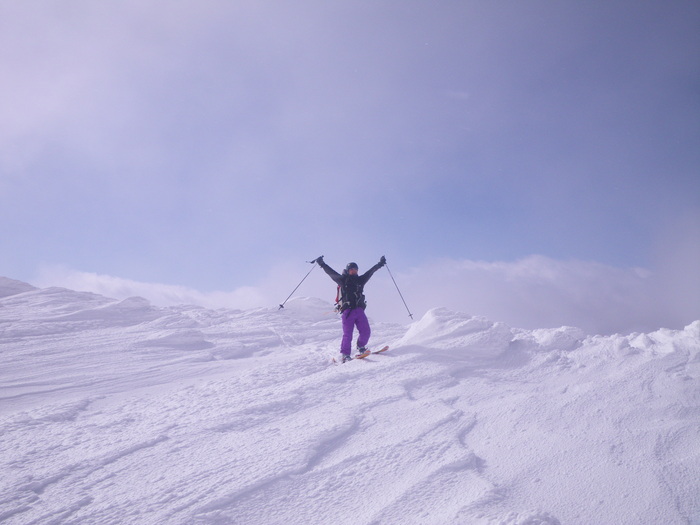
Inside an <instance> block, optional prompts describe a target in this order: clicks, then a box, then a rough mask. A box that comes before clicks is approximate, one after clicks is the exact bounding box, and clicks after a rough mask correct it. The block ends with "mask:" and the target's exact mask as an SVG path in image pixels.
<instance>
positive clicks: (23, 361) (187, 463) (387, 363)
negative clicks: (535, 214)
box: [0, 278, 700, 525]
mask: <svg viewBox="0 0 700 525" xmlns="http://www.w3.org/2000/svg"><path fill="white" fill-rule="evenodd" d="M369 313H370V315H371V311H370V312H369ZM339 334H340V322H339V320H338V319H337V318H336V317H335V314H333V313H332V312H331V306H330V305H329V304H327V303H324V302H322V301H319V300H314V299H293V300H291V301H289V303H288V305H287V307H286V308H285V309H284V310H280V311H278V310H276V309H258V310H250V311H232V310H206V309H203V308H198V307H192V306H181V307H172V308H155V307H153V306H151V305H150V304H149V303H148V302H147V301H145V300H144V299H140V298H131V299H127V300H124V301H116V300H112V299H108V298H105V297H101V296H98V295H94V294H89V293H80V292H75V291H71V290H66V289H58V288H49V289H43V290H39V289H35V288H33V287H31V286H29V285H26V284H24V283H18V282H17V281H11V280H9V279H4V278H3V279H0V435H2V440H0V466H1V468H2V476H0V522H2V523H7V524H20V523H21V524H34V523H36V524H46V523H66V524H95V523H100V524H117V523H118V524H142V523H143V524H162V523H168V524H170V523H174V524H191V523H199V524H228V523H231V524H234V523H235V524H283V523H284V524H286V525H290V524H297V523H299V524H301V523H304V524H327V523H335V524H354V525H357V524H457V523H459V524H463V523H466V524H472V523H476V524H479V523H483V524H511V525H514V524H520V525H525V524H538V523H540V524H557V523H561V524H579V523H580V524H594V523H595V524H613V523H614V524H655V523H664V524H666V523H696V524H697V523H700V496H699V495H700V485H699V481H698V480H700V322H695V323H693V324H691V325H690V326H688V327H686V328H685V330H682V331H670V330H659V331H657V332H654V333H650V334H631V335H616V336H611V337H600V336H586V335H585V334H583V333H582V332H581V331H579V330H577V329H575V328H567V327H564V328H559V329H542V330H534V331H533V330H530V331H525V330H518V329H513V328H510V327H508V326H505V325H503V324H502V323H494V322H492V321H489V320H488V319H485V318H482V317H473V316H470V315H466V314H462V313H458V312H453V311H449V310H446V309H441V308H438V309H434V310H431V311H430V312H428V313H427V314H426V315H425V316H424V317H423V319H421V320H419V321H417V322H415V323H414V324H413V325H411V326H410V327H404V326H400V325H383V324H375V325H373V336H372V343H374V344H376V345H380V344H384V343H388V344H390V345H391V347H392V348H391V350H390V351H389V352H387V353H386V354H382V355H376V356H370V357H369V358H367V359H365V360H363V361H352V362H350V363H347V364H344V365H337V366H334V365H332V364H330V360H331V357H333V356H334V355H335V353H336V351H337V350H336V349H337V346H338V342H339Z"/></svg>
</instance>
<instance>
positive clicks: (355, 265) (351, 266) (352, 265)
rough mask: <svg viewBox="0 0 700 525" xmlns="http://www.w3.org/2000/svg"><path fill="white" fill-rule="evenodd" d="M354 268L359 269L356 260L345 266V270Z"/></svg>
mask: <svg viewBox="0 0 700 525" xmlns="http://www.w3.org/2000/svg"><path fill="white" fill-rule="evenodd" d="M353 268H355V270H357V269H358V268H357V263H354V262H351V263H348V265H347V266H346V267H345V270H346V271H348V272H349V271H350V270H352V269H353Z"/></svg>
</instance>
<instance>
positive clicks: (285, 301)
mask: <svg viewBox="0 0 700 525" xmlns="http://www.w3.org/2000/svg"><path fill="white" fill-rule="evenodd" d="M321 257H323V255H321ZM318 259H320V257H317V258H316V259H314V260H313V261H306V262H307V263H311V264H313V266H312V267H311V269H310V270H309V273H311V272H313V271H314V268H316V261H317V260H318ZM309 273H307V274H306V275H305V276H304V278H303V279H302V280H301V282H300V283H299V284H297V287H296V288H294V290H292V293H290V294H289V297H291V296H292V295H294V292H296V291H297V289H298V288H299V287H300V286H301V283H303V282H304V281H305V280H306V278H307V277H308V276H309ZM289 297H287V298H286V299H285V300H284V302H283V303H282V304H281V305H280V307H279V308H278V310H281V309H282V308H284V305H285V304H286V303H287V301H289Z"/></svg>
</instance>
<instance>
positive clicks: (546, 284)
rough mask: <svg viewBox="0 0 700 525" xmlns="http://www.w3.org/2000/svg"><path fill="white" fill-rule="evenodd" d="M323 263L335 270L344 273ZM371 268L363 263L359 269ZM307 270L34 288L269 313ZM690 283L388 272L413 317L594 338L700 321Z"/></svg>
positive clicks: (75, 275) (375, 308) (310, 291)
mask: <svg viewBox="0 0 700 525" xmlns="http://www.w3.org/2000/svg"><path fill="white" fill-rule="evenodd" d="M326 260H327V262H328V263H329V264H331V266H334V267H336V269H338V270H340V269H342V267H343V265H344V263H342V264H341V263H337V264H336V261H330V260H329V259H326ZM390 264H391V262H390ZM369 265H370V263H367V264H365V265H363V264H362V263H360V266H361V271H362V269H363V268H362V267H363V266H364V268H368V267H369ZM309 268H310V267H309V266H295V267H290V266H284V267H277V268H275V269H274V270H273V271H272V272H270V274H269V276H268V277H267V278H266V279H264V280H263V282H261V283H259V284H258V285H256V286H248V287H243V288H238V289H236V290H234V291H231V292H221V291H216V292H200V291H198V290H194V289H191V288H187V287H184V286H175V285H167V284H157V283H143V282H137V281H132V280H129V279H122V278H118V277H112V276H107V275H98V274H94V273H86V272H80V271H75V270H70V269H67V268H62V267H51V266H46V267H43V268H42V269H41V270H40V272H39V275H38V277H37V279H36V280H35V281H34V282H33V283H32V284H35V285H37V286H40V287H46V286H62V287H66V288H70V289H74V290H84V291H91V292H95V293H99V294H101V295H105V296H108V297H114V298H119V299H121V298H126V297H129V296H134V295H138V296H142V297H146V298H147V299H149V300H150V301H151V302H153V303H154V304H156V305H160V306H167V305H174V304H195V305H200V306H204V307H208V308H221V307H226V308H235V309H249V308H254V307H275V306H276V305H278V304H279V303H281V302H282V301H284V299H285V298H286V297H287V296H288V295H289V293H290V292H291V291H292V290H293V289H294V287H295V286H296V285H297V284H299V281H300V280H301V279H302V278H303V277H304V276H305V275H306V272H307V271H308V269H309ZM688 275H690V277H686V278H685V280H684V281H681V279H680V275H679V274H663V273H653V272H651V271H648V270H644V269H638V268H627V269H625V268H615V267H612V266H607V265H603V264H600V263H596V262H585V261H577V260H571V261H558V260H554V259H551V258H548V257H543V256H530V257H527V258H524V259H521V260H518V261H515V262H478V261H468V260H461V261H457V260H451V259H442V260H436V261H434V262H432V263H430V264H427V265H425V266H422V267H416V268H412V269H410V270H409V271H406V272H396V271H394V277H395V279H396V281H397V283H398V285H399V287H400V288H401V291H402V293H403V295H404V298H405V299H406V302H407V303H408V306H409V308H410V309H411V311H412V313H413V314H414V319H419V318H420V316H422V315H423V314H424V313H425V312H426V311H427V310H429V309H430V308H434V307H437V306H444V307H447V308H450V309H453V310H456V311H462V312H467V313H470V314H474V315H484V316H487V317H489V318H491V319H493V320H495V321H503V322H505V323H507V324H509V325H511V326H514V327H520V328H544V327H558V326H562V325H569V326H577V327H580V328H582V329H584V330H585V331H587V332H588V333H591V334H593V333H598V334H610V333H614V332H619V333H629V332H634V331H651V330H655V329H658V328H661V327H665V328H681V327H683V326H685V325H686V324H689V323H690V322H692V321H694V320H697V319H700V293H699V292H700V279H698V277H697V276H695V277H693V275H694V274H693V272H689V273H686V276H688ZM365 292H366V295H367V298H368V303H369V306H368V314H369V315H370V317H371V318H372V319H373V320H375V321H391V322H402V323H405V322H409V321H410V319H409V318H408V313H407V311H406V308H405V307H404V305H403V303H402V302H401V298H400V297H399V294H398V293H397V290H396V288H395V287H394V284H393V282H392V281H391V279H390V277H389V275H388V274H387V273H386V271H385V270H380V272H378V273H377V274H375V276H374V277H373V279H372V280H371V281H370V282H369V283H368V284H367V286H366V288H365ZM294 296H313V297H320V298H322V299H325V300H327V301H329V302H332V299H333V298H334V296H335V285H334V284H333V283H332V282H331V281H330V279H329V278H328V277H327V276H326V275H325V274H324V273H323V272H322V271H321V270H320V269H316V270H315V271H314V272H312V273H311V274H310V275H309V277H308V278H307V279H306V280H305V281H304V283H303V284H302V285H301V286H300V287H299V289H298V290H297V291H296V293H295V294H294Z"/></svg>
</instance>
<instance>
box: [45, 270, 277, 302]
mask: <svg viewBox="0 0 700 525" xmlns="http://www.w3.org/2000/svg"><path fill="white" fill-rule="evenodd" d="M34 282H36V283H37V285H36V286H39V287H42V288H44V287H49V286H60V287H63V288H68V289H71V290H78V291H85V292H93V293H97V294H100V295H104V296H106V297H112V298H115V299H126V298H127V297H134V296H140V297H145V298H146V299H148V300H149V301H151V302H152V303H153V304H155V305H158V306H173V305H178V304H193V305H198V306H204V307H206V308H224V307H226V308H234V309H249V308H255V307H258V306H261V305H264V304H265V298H264V297H263V296H262V294H261V293H260V291H259V290H258V289H256V288H253V287H241V288H238V289H236V290H234V291H232V292H220V291H214V292H200V291H198V290H194V289H192V288H188V287H186V286H178V285H172V284H162V283H144V282H139V281H134V280H131V279H124V278H121V277H114V276H111V275H101V274H97V273H91V272H81V271H77V270H71V269H68V268H65V267H62V266H48V265H47V266H43V267H41V268H40V270H39V272H38V275H37V277H36V279H35V280H34Z"/></svg>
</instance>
